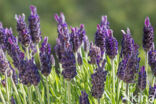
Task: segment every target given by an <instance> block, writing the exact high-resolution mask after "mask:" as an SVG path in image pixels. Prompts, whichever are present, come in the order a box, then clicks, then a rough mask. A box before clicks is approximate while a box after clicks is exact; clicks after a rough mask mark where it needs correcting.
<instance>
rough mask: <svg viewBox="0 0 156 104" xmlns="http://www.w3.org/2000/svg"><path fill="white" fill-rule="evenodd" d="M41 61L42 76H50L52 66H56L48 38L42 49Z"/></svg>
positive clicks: (45, 39)
mask: <svg viewBox="0 0 156 104" xmlns="http://www.w3.org/2000/svg"><path fill="white" fill-rule="evenodd" d="M40 61H41V72H42V74H43V75H45V76H48V75H49V74H50V72H51V68H52V65H53V64H54V57H53V55H52V54H51V46H50V44H48V37H45V38H44V41H43V43H42V46H41V48H40Z"/></svg>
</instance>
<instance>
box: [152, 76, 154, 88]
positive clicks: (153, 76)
mask: <svg viewBox="0 0 156 104" xmlns="http://www.w3.org/2000/svg"><path fill="white" fill-rule="evenodd" d="M154 84H155V76H153V80H152V85H153V86H154Z"/></svg>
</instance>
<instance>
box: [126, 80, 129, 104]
mask: <svg viewBox="0 0 156 104" xmlns="http://www.w3.org/2000/svg"><path fill="white" fill-rule="evenodd" d="M126 96H127V98H128V104H129V84H128V83H127V84H126Z"/></svg>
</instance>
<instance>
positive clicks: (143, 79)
mask: <svg viewBox="0 0 156 104" xmlns="http://www.w3.org/2000/svg"><path fill="white" fill-rule="evenodd" d="M138 87H139V89H140V90H141V91H143V90H144V89H145V88H146V70H145V67H144V66H143V67H142V68H141V70H140V72H139V78H138Z"/></svg>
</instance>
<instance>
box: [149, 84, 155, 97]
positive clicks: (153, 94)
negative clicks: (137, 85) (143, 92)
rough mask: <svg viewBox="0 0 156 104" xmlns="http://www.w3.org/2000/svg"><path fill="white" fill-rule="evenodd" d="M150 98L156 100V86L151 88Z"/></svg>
mask: <svg viewBox="0 0 156 104" xmlns="http://www.w3.org/2000/svg"><path fill="white" fill-rule="evenodd" d="M149 98H154V99H156V84H155V85H154V86H153V87H151V86H150V88H149Z"/></svg>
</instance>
